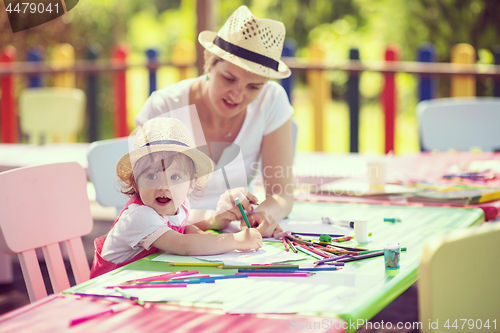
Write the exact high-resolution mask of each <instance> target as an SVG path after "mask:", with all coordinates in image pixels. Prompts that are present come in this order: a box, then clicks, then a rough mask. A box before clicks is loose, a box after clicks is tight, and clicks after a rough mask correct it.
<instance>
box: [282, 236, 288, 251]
mask: <svg viewBox="0 0 500 333" xmlns="http://www.w3.org/2000/svg"><path fill="white" fill-rule="evenodd" d="M281 241H282V242H283V246H284V247H285V251H286V252H288V245H286V238H285V237H284V236H283V237H281Z"/></svg>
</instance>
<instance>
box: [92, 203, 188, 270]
mask: <svg viewBox="0 0 500 333" xmlns="http://www.w3.org/2000/svg"><path fill="white" fill-rule="evenodd" d="M133 204H136V205H144V203H143V202H142V201H141V199H140V198H139V197H138V196H136V195H134V196H133V197H131V198H130V200H129V201H128V202H127V203H126V204H125V206H124V207H123V209H122V211H121V212H120V215H118V217H117V218H116V220H115V222H114V223H113V226H112V227H111V229H112V228H113V227H114V226H115V224H116V222H118V220H119V219H120V216H121V215H122V213H123V212H124V211H125V210H126V209H127V208H128V206H130V205H133ZM181 207H182V208H183V209H184V210H185V211H186V218H185V219H184V221H183V222H182V225H181V226H175V225H170V222H167V223H168V226H169V227H170V229H172V230H175V231H177V232H178V233H181V234H183V233H184V229H185V227H186V224H187V220H188V214H189V212H188V210H187V208H186V207H185V205H184V204H183V205H182V206H181ZM111 229H110V230H111ZM108 233H109V232H108ZM107 236H108V234H106V235H102V236H100V237H97V238H96V239H95V240H94V249H95V253H94V262H93V263H92V268H91V269H90V278H91V279H92V278H95V277H96V276H99V275H102V274H104V273H107V272H109V271H112V270H113V269H116V268H119V267H122V266H125V265H127V264H130V263H131V262H134V261H136V260H139V259H141V258H144V257H147V256H149V255H150V254H153V253H156V252H158V251H160V250H159V249H157V248H156V247H151V248H150V249H149V250H144V251H142V252H140V253H138V254H137V255H136V256H135V257H133V258H132V259H130V260H127V261H124V262H121V263H118V264H115V263H112V262H109V261H107V260H106V259H104V258H103V257H102V256H101V253H102V247H103V245H104V241H105V240H106V237H107Z"/></svg>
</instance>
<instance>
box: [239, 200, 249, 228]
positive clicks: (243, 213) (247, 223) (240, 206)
mask: <svg viewBox="0 0 500 333" xmlns="http://www.w3.org/2000/svg"><path fill="white" fill-rule="evenodd" d="M235 201H236V204H237V205H238V208H239V209H240V212H241V215H243V219H244V220H245V223H246V225H247V227H248V228H249V229H250V228H251V227H252V226H251V225H250V222H248V218H247V214H245V211H244V210H243V206H242V205H241V202H240V199H238V198H236V200H235Z"/></svg>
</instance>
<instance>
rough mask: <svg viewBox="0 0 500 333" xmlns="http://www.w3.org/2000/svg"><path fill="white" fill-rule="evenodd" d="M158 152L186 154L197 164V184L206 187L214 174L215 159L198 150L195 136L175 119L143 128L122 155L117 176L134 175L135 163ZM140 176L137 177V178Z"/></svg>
mask: <svg viewBox="0 0 500 333" xmlns="http://www.w3.org/2000/svg"><path fill="white" fill-rule="evenodd" d="M154 152H178V153H182V154H184V155H186V156H188V157H189V158H191V160H193V162H194V165H195V170H196V171H195V175H194V176H195V177H196V178H197V181H196V185H199V186H201V185H203V184H205V183H206V182H207V181H208V179H210V176H211V175H212V172H213V164H212V160H211V159H210V158H209V157H208V156H207V155H205V154H204V153H202V152H201V151H199V150H198V149H196V147H195V145H194V143H193V140H192V139H191V135H190V133H189V130H188V129H187V128H186V126H185V125H184V124H183V123H182V121H180V120H178V119H175V118H153V119H151V120H148V121H147V122H146V123H144V124H143V125H142V126H140V127H139V129H138V130H137V133H136V135H135V139H134V145H133V149H132V151H131V152H129V153H128V154H125V155H123V156H122V158H121V159H120V160H119V161H118V163H117V164H116V174H117V175H118V177H119V178H122V177H120V176H125V177H126V176H127V175H130V174H131V173H132V172H136V173H137V172H139V173H140V172H141V171H142V170H134V169H133V167H134V165H135V163H136V162H137V161H138V160H139V159H140V158H141V157H144V156H146V155H148V154H151V153H154ZM138 176H139V174H136V175H135V177H136V178H137V177H138Z"/></svg>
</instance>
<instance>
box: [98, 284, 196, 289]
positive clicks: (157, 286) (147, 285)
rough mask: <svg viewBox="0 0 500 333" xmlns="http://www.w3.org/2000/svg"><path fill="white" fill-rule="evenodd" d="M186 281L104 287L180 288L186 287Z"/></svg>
mask: <svg viewBox="0 0 500 333" xmlns="http://www.w3.org/2000/svg"><path fill="white" fill-rule="evenodd" d="M186 286H187V283H144V284H131V285H127V286H107V287H106V289H115V288H116V287H118V288H120V289H143V288H181V287H186Z"/></svg>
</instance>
